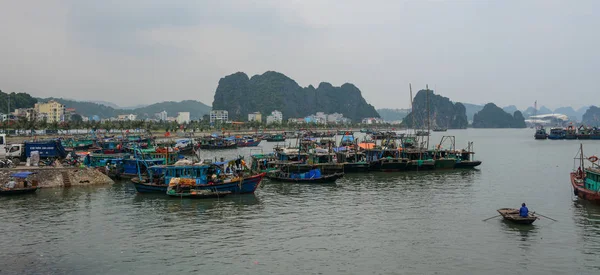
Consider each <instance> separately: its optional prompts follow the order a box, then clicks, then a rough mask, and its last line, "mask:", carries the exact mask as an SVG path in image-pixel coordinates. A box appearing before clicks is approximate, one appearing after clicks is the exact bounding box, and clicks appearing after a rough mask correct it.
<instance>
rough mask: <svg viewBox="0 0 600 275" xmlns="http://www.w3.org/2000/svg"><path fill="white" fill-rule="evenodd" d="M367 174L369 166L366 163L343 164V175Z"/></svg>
mask: <svg viewBox="0 0 600 275" xmlns="http://www.w3.org/2000/svg"><path fill="white" fill-rule="evenodd" d="M364 172H369V164H368V163H366V162H357V163H344V173H364Z"/></svg>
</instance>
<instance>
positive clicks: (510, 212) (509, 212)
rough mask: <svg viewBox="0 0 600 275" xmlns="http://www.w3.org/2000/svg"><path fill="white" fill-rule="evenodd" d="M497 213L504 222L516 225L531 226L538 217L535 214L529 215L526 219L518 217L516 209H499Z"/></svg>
mask: <svg viewBox="0 0 600 275" xmlns="http://www.w3.org/2000/svg"><path fill="white" fill-rule="evenodd" d="M496 211H498V213H500V215H501V216H502V218H504V220H505V221H509V222H512V223H516V224H532V223H533V222H534V221H535V220H537V219H538V217H537V216H536V215H535V213H529V214H528V215H527V217H521V215H519V209H516V208H500V209H498V210H496Z"/></svg>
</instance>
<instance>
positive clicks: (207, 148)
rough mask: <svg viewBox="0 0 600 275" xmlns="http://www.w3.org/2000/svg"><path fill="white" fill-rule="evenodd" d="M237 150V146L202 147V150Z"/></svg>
mask: <svg viewBox="0 0 600 275" xmlns="http://www.w3.org/2000/svg"><path fill="white" fill-rule="evenodd" d="M236 148H237V144H232V145H224V146H218V145H200V149H202V150H222V149H236Z"/></svg>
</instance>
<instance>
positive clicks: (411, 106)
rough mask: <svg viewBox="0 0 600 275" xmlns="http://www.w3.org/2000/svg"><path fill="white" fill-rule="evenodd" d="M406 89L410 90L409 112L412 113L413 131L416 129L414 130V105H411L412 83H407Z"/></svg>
mask: <svg viewBox="0 0 600 275" xmlns="http://www.w3.org/2000/svg"><path fill="white" fill-rule="evenodd" d="M408 89H409V90H410V113H411V114H412V128H413V131H416V130H415V106H414V105H413V96H412V85H411V84H410V83H408ZM415 133H416V132H415Z"/></svg>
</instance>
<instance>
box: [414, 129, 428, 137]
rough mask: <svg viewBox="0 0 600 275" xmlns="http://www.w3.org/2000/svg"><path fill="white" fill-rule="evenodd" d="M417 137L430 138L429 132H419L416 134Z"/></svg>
mask: <svg viewBox="0 0 600 275" xmlns="http://www.w3.org/2000/svg"><path fill="white" fill-rule="evenodd" d="M416 135H417V136H418V137H426V136H429V131H423V130H419V131H417V132H416Z"/></svg>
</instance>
